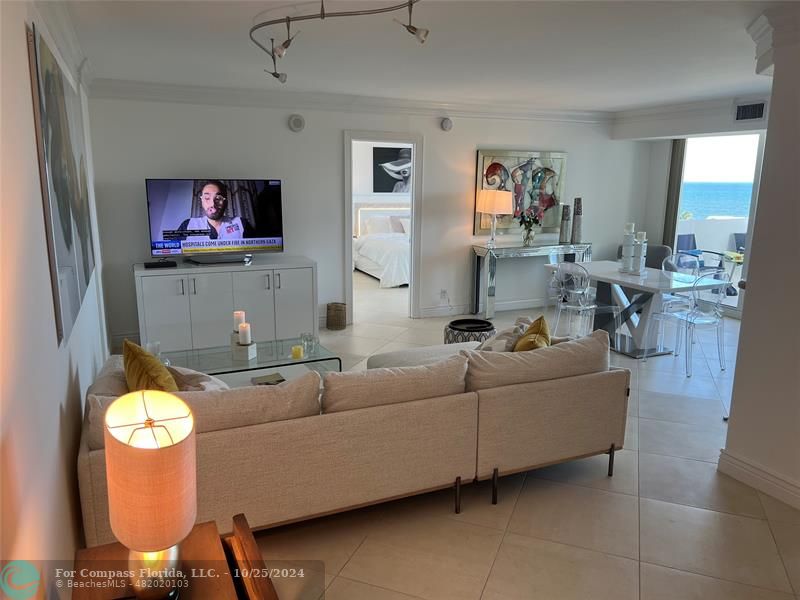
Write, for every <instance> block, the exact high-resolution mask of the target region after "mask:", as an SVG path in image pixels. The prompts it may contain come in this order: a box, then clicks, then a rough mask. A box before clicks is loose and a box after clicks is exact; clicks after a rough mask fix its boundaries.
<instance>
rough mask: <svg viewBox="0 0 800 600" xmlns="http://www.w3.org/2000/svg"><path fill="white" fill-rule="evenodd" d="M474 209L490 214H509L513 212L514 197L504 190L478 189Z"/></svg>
mask: <svg viewBox="0 0 800 600" xmlns="http://www.w3.org/2000/svg"><path fill="white" fill-rule="evenodd" d="M476 210H477V211H478V212H481V213H487V214H490V215H510V214H511V213H513V212H514V198H513V197H512V195H511V192H507V191H505V190H479V191H478V200H477V203H476Z"/></svg>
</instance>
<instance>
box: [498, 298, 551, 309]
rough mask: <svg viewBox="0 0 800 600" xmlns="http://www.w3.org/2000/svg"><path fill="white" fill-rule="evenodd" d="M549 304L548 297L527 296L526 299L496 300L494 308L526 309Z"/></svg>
mask: <svg viewBox="0 0 800 600" xmlns="http://www.w3.org/2000/svg"><path fill="white" fill-rule="evenodd" d="M546 306H547V298H527V299H525V300H504V301H502V302H495V305H494V309H495V310H496V311H500V310H525V309H526V308H543V307H546Z"/></svg>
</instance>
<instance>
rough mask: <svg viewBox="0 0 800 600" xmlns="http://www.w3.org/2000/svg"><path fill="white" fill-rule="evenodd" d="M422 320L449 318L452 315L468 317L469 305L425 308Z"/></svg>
mask: <svg viewBox="0 0 800 600" xmlns="http://www.w3.org/2000/svg"><path fill="white" fill-rule="evenodd" d="M421 313H422V318H423V319H426V318H428V317H449V316H451V315H466V314H469V305H467V304H456V305H450V306H428V307H426V308H423V309H422V311H421Z"/></svg>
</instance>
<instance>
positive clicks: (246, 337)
mask: <svg viewBox="0 0 800 600" xmlns="http://www.w3.org/2000/svg"><path fill="white" fill-rule="evenodd" d="M252 341H253V340H252V338H251V337H250V323H240V324H239V343H240V344H242V345H243V346H249V345H250V344H251V343H252Z"/></svg>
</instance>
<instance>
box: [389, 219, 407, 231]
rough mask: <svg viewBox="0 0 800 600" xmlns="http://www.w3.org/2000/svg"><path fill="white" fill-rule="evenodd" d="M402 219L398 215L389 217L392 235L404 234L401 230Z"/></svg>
mask: <svg viewBox="0 0 800 600" xmlns="http://www.w3.org/2000/svg"><path fill="white" fill-rule="evenodd" d="M402 221H403V218H402V217H401V216H399V215H392V216H391V217H389V224H390V225H391V226H392V232H393V233H405V231H404V230H403V223H402Z"/></svg>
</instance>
